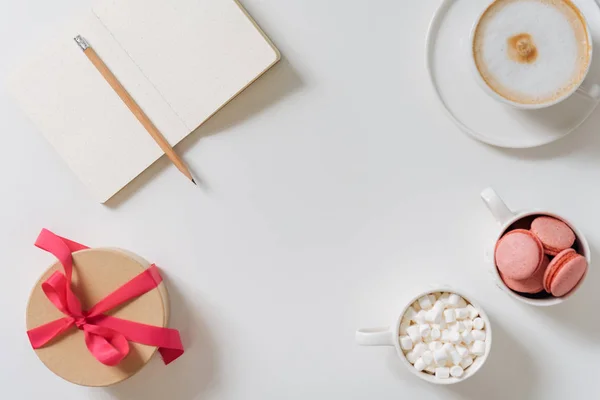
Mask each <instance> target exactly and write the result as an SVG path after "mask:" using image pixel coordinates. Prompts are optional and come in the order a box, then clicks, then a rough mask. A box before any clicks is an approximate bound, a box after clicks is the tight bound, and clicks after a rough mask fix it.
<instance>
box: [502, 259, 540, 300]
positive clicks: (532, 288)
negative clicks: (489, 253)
mask: <svg viewBox="0 0 600 400" xmlns="http://www.w3.org/2000/svg"><path fill="white" fill-rule="evenodd" d="M548 264H550V259H549V258H548V257H547V256H544V257H543V261H542V266H541V267H540V268H538V269H537V271H535V273H534V274H533V276H531V277H529V278H527V279H523V280H516V279H510V278H507V277H505V276H503V275H502V274H500V277H501V278H502V281H504V283H505V284H506V286H508V287H509V288H510V289H512V290H514V291H515V292H519V293H529V294H535V293H539V292H541V291H542V290H544V275H545V272H546V268H547V267H548Z"/></svg>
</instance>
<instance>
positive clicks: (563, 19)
mask: <svg viewBox="0 0 600 400" xmlns="http://www.w3.org/2000/svg"><path fill="white" fill-rule="evenodd" d="M473 57H474V60H475V65H476V67H477V70H478V71H479V74H480V75H481V77H482V78H483V80H484V81H485V83H486V84H487V85H488V86H489V87H490V88H491V89H492V90H493V91H494V92H496V93H497V94H499V95H500V96H502V97H503V98H505V99H507V100H509V101H512V102H515V103H520V104H544V103H551V102H553V101H556V100H558V99H560V98H562V97H565V96H566V95H568V94H570V93H571V92H573V91H574V90H575V88H577V87H578V86H579V84H580V83H581V81H582V80H583V79H584V78H585V75H586V73H587V70H588V67H589V64H590V62H591V43H590V42H589V37H588V32H587V25H586V23H585V20H584V18H583V16H582V15H581V13H580V11H579V10H578V9H577V7H576V6H575V5H574V4H573V3H571V1H569V0H496V1H495V2H493V3H492V4H491V5H490V6H489V7H488V8H487V10H486V11H485V12H484V13H483V15H482V17H481V18H480V20H479V23H478V24H477V26H476V27H475V31H474V34H473Z"/></svg>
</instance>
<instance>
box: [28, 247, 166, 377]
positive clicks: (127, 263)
mask: <svg viewBox="0 0 600 400" xmlns="http://www.w3.org/2000/svg"><path fill="white" fill-rule="evenodd" d="M149 266H150V263H149V262H148V261H146V260H144V259H143V258H141V257H140V256H138V255H136V254H133V253H131V252H129V251H126V250H121V249H113V248H104V249H102V248H100V249H87V250H81V251H77V252H75V253H73V279H72V286H71V287H72V289H73V292H74V293H75V295H76V296H77V297H78V298H79V300H80V301H81V303H82V307H83V309H84V310H86V309H89V308H90V307H91V306H93V305H94V304H96V303H97V302H98V301H100V300H101V299H102V298H104V297H105V296H106V295H108V294H110V293H112V292H113V291H114V290H116V289H118V288H119V287H120V286H122V285H123V284H125V283H127V282H128V281H129V280H130V279H132V278H134V277H135V276H137V275H138V274H140V273H141V272H142V271H143V270H144V269H146V268H148V267H149ZM62 270H63V269H62V265H61V264H60V263H59V262H56V263H54V264H53V265H52V266H51V267H50V268H48V270H46V272H45V273H44V274H43V275H42V277H41V278H40V279H39V280H38V282H37V283H36V284H35V287H34V288H33V291H32V292H31V295H30V296H29V304H28V305H27V329H28V330H29V329H32V328H35V327H38V326H40V325H42V324H45V323H48V322H51V321H53V320H55V319H58V318H62V317H64V315H63V314H62V313H61V312H60V311H59V310H58V309H57V308H56V307H55V306H54V305H53V304H52V303H50V301H49V300H48V299H47V298H46V295H45V294H44V292H43V291H42V287H41V284H42V282H44V281H45V280H46V279H48V277H50V275H52V274H53V273H54V272H55V271H62ZM168 310H169V306H168V294H167V290H166V288H165V285H164V282H161V283H160V285H159V286H158V287H157V289H156V290H151V291H149V292H147V293H145V294H143V295H141V296H139V297H137V298H135V299H133V300H131V301H129V302H127V303H125V304H124V305H122V306H120V307H117V308H116V309H114V310H111V311H110V312H108V313H107V315H112V316H114V317H118V318H123V319H126V320H130V321H135V322H141V323H144V324H148V325H154V326H162V327H166V326H167V324H168V319H169V312H168ZM129 346H130V351H129V354H128V355H127V357H125V359H123V361H121V363H119V364H118V365H117V366H114V367H109V366H107V365H104V364H102V363H100V362H99V361H98V360H96V359H95V358H94V356H92V354H91V353H90V352H89V351H88V349H87V347H86V345H85V339H84V334H83V331H81V330H79V329H77V328H75V327H72V328H71V329H69V330H68V331H67V332H65V333H64V334H62V335H60V336H59V337H57V338H55V339H54V340H52V341H51V342H49V343H48V344H46V345H45V346H44V347H42V348H40V349H37V350H35V352H36V354H37V356H38V357H39V359H40V360H41V361H42V362H43V363H44V364H45V365H46V367H48V369H50V370H51V371H52V372H54V373H55V374H56V375H58V376H60V377H61V378H63V379H65V380H67V381H69V382H72V383H75V384H78V385H83V386H109V385H113V384H115V383H118V382H121V381H123V380H125V379H127V378H129V377H131V376H133V375H134V374H135V373H137V372H138V371H139V370H140V369H141V368H142V367H143V366H144V365H146V363H148V361H149V360H150V358H151V357H152V355H154V353H155V352H156V350H157V348H156V347H153V346H147V345H143V344H139V343H134V342H129Z"/></svg>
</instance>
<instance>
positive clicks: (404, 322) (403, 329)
mask: <svg viewBox="0 0 600 400" xmlns="http://www.w3.org/2000/svg"><path fill="white" fill-rule="evenodd" d="M409 326H410V321H409V320H407V319H403V320H402V322H400V335H402V336H404V335H406V330H407V329H408V327H409Z"/></svg>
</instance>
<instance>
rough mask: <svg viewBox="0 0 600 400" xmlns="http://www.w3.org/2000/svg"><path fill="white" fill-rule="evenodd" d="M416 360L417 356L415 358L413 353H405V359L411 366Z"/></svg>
mask: <svg viewBox="0 0 600 400" xmlns="http://www.w3.org/2000/svg"><path fill="white" fill-rule="evenodd" d="M418 358H419V356H417V355H416V354H415V352H414V351H409V352H408V353H406V359H407V360H408V362H409V363H411V364H414V363H415V361H417V359H418Z"/></svg>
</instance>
